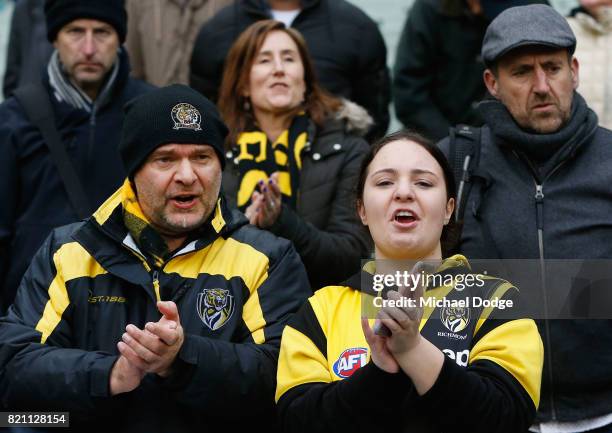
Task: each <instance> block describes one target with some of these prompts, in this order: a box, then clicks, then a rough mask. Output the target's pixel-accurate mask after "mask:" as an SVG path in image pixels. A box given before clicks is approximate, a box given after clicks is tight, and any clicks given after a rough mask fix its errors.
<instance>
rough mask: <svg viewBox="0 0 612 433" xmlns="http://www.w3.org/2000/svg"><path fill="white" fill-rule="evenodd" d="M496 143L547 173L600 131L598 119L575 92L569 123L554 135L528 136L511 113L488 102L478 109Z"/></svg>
mask: <svg viewBox="0 0 612 433" xmlns="http://www.w3.org/2000/svg"><path fill="white" fill-rule="evenodd" d="M478 111H479V112H480V114H481V115H482V117H483V118H484V120H485V122H486V124H487V125H488V126H489V128H491V132H492V133H493V135H495V137H496V138H497V140H496V143H498V144H500V145H501V146H508V147H510V148H512V149H515V150H517V151H519V152H521V153H523V154H525V155H526V156H527V157H528V158H529V159H531V160H532V161H534V162H536V163H538V164H539V165H540V166H541V168H542V169H543V171H544V172H546V171H547V169H548V168H549V167H550V166H555V165H557V163H558V162H559V161H561V160H563V159H565V158H568V157H569V156H571V155H572V154H573V153H574V152H575V151H576V150H577V149H578V148H579V147H580V145H581V144H582V143H584V142H586V141H587V140H589V139H590V138H591V137H592V136H593V134H594V133H595V131H596V130H597V123H598V121H597V115H596V114H595V113H594V112H593V111H592V110H591V109H590V108H589V107H588V106H587V104H586V102H585V100H584V98H582V96H580V94H578V92H574V97H573V100H572V108H571V114H570V118H569V121H568V122H567V123H566V124H565V125H564V126H563V127H562V128H561V129H559V130H558V131H556V132H553V133H551V134H538V133H533V132H527V131H525V130H524V129H522V128H521V127H520V126H518V124H517V123H516V122H515V121H514V118H513V117H512V116H511V114H510V112H509V111H508V109H507V108H506V107H505V106H504V105H503V104H502V103H501V102H499V101H498V100H497V99H493V98H490V99H485V100H484V101H482V102H481V103H480V104H479V106H478Z"/></svg>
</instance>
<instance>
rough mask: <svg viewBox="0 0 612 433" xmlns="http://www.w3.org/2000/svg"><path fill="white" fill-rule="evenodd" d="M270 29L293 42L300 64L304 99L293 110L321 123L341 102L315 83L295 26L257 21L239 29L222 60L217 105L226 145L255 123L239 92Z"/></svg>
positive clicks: (304, 48) (247, 79) (246, 82)
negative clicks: (223, 122) (237, 35)
mask: <svg viewBox="0 0 612 433" xmlns="http://www.w3.org/2000/svg"><path fill="white" fill-rule="evenodd" d="M274 31H280V32H284V33H286V34H287V35H288V36H289V37H290V38H291V39H292V40H293V41H294V42H295V44H296V45H297V48H298V52H299V55H300V58H301V60H302V64H303V65H304V83H305V85H306V86H305V87H306V91H305V94H304V103H303V105H301V106H300V107H297V108H296V109H295V114H297V113H298V112H300V111H302V110H304V111H306V113H308V115H309V116H310V118H311V119H312V120H313V121H314V122H315V124H317V125H319V126H321V125H322V124H323V122H324V121H325V119H326V118H327V117H328V116H329V115H330V114H332V113H335V112H336V111H338V109H339V108H340V106H341V105H342V103H341V102H340V100H339V99H338V98H335V97H334V96H331V95H330V94H329V93H327V92H326V91H325V90H323V89H322V88H321V87H320V86H319V83H318V81H317V78H316V75H315V70H314V66H313V62H312V59H311V57H310V55H309V53H308V48H307V47H306V42H305V41H304V38H303V37H302V35H301V34H300V33H299V32H298V31H297V30H294V29H290V28H286V27H285V25H284V24H283V23H281V22H279V21H274V20H263V21H257V22H256V23H254V24H252V25H250V26H249V27H248V28H247V29H246V30H245V31H244V32H242V34H241V35H240V36H239V37H238V39H237V40H236V42H234V44H233V45H232V48H231V49H230V51H229V54H228V56H227V58H226V60H225V68H224V71H223V80H222V82H221V89H220V91H219V101H218V106H219V111H220V112H221V116H222V117H223V120H224V121H225V123H226V124H227V126H228V128H229V130H230V133H229V135H228V138H227V140H226V147H231V146H232V145H233V144H235V143H236V138H237V136H238V134H240V133H241V132H243V131H245V130H246V128H247V127H251V126H252V125H255V123H256V119H255V118H254V116H253V111H252V108H248V105H250V104H246V102H248V101H247V98H246V97H245V96H243V95H244V92H245V90H246V89H247V87H248V84H249V76H250V73H251V68H252V66H253V63H254V62H255V58H256V57H257V54H258V53H259V50H260V49H261V47H262V45H263V43H264V41H265V39H266V37H267V36H268V35H269V34H270V33H271V32H274Z"/></svg>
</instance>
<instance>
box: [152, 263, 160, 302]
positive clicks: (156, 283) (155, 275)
mask: <svg viewBox="0 0 612 433" xmlns="http://www.w3.org/2000/svg"><path fill="white" fill-rule="evenodd" d="M153 290H155V297H156V298H157V300H158V301H161V295H160V292H159V271H158V270H157V269H154V270H153Z"/></svg>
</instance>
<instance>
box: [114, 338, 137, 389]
mask: <svg viewBox="0 0 612 433" xmlns="http://www.w3.org/2000/svg"><path fill="white" fill-rule="evenodd" d="M119 344H121V343H119ZM144 375H145V372H144V371H143V370H140V369H139V368H137V367H136V366H135V365H133V364H132V363H130V361H128V360H127V358H126V357H125V356H123V355H121V356H119V358H118V359H117V362H115V365H113V369H112V370H111V375H110V394H111V395H117V394H121V393H123V392H130V391H133V390H134V389H136V388H137V387H138V385H140V381H141V380H142V378H143V377H144Z"/></svg>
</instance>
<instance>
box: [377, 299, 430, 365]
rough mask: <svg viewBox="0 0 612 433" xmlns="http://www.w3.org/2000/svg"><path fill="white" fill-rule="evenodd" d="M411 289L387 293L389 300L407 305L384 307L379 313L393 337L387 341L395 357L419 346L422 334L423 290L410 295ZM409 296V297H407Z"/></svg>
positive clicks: (379, 317)
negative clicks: (420, 328) (420, 327)
mask: <svg viewBox="0 0 612 433" xmlns="http://www.w3.org/2000/svg"><path fill="white" fill-rule="evenodd" d="M407 292H410V289H409V288H402V289H400V291H399V292H397V291H393V290H391V291H389V292H387V299H388V300H393V301H395V302H396V305H397V304H399V303H400V302H402V303H403V304H406V305H404V306H401V307H389V306H387V307H383V308H381V310H380V311H379V313H378V319H379V320H380V321H381V323H382V324H383V325H385V326H386V327H387V328H388V329H389V331H391V335H390V336H389V337H388V339H387V342H386V343H387V348H388V349H389V351H390V352H391V353H392V354H393V356H394V357H398V356H402V355H403V354H405V353H407V352H409V351H410V350H412V349H413V348H414V347H416V346H417V345H418V344H419V339H420V338H421V333H420V331H419V326H420V324H421V318H422V317H423V308H421V304H420V303H421V298H422V296H423V295H422V293H423V292H422V289H421V290H420V291H419V289H416V290H415V291H414V292H412V294H413V296H411V295H410V294H409V293H407ZM406 295H408V296H406Z"/></svg>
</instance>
